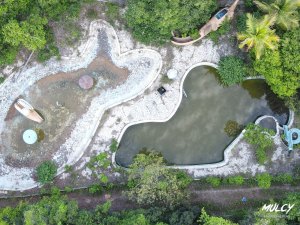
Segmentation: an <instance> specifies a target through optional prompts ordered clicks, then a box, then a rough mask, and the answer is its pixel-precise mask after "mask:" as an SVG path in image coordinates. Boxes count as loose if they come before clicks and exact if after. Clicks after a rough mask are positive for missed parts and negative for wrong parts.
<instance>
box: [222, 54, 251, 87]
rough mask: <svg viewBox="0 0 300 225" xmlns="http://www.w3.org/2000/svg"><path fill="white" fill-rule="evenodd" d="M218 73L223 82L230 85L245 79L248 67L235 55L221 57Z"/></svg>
mask: <svg viewBox="0 0 300 225" xmlns="http://www.w3.org/2000/svg"><path fill="white" fill-rule="evenodd" d="M218 73H219V75H220V81H221V83H222V84H224V85H226V86H228V85H232V84H236V83H240V82H241V81H243V79H244V77H245V75H246V68H245V65H244V63H243V61H242V60H241V59H239V58H237V57H235V56H226V57H223V58H221V60H220V63H219V69H218Z"/></svg>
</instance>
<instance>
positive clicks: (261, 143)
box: [244, 123, 275, 164]
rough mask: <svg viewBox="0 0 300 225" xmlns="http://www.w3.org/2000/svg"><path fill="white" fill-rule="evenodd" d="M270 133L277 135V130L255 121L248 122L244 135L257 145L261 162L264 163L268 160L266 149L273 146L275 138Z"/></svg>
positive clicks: (257, 154) (257, 153)
mask: <svg viewBox="0 0 300 225" xmlns="http://www.w3.org/2000/svg"><path fill="white" fill-rule="evenodd" d="M270 135H272V136H273V135H275V132H274V131H273V130H270V129H266V128H262V127H260V126H258V125H255V124H253V123H250V124H248V125H247V127H246V132H245V134H244V137H245V139H246V141H247V142H248V143H249V144H251V145H253V146H254V147H255V149H256V158H257V161H258V163H259V164H264V163H265V162H266V161H267V154H266V151H267V150H268V149H270V148H271V147H272V146H273V139H272V137H271V136H270Z"/></svg>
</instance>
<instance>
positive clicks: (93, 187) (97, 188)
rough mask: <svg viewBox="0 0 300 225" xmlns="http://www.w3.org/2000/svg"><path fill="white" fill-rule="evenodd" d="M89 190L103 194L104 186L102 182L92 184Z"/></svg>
mask: <svg viewBox="0 0 300 225" xmlns="http://www.w3.org/2000/svg"><path fill="white" fill-rule="evenodd" d="M88 190H89V193H91V194H95V193H98V194H101V193H102V191H103V187H102V186H101V185H100V184H92V185H91V186H90V187H89V189H88Z"/></svg>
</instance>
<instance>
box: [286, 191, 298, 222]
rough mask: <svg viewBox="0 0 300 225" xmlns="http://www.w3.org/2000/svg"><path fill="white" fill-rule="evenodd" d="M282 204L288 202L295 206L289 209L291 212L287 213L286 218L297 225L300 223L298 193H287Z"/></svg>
mask: <svg viewBox="0 0 300 225" xmlns="http://www.w3.org/2000/svg"><path fill="white" fill-rule="evenodd" d="M284 202H288V203H290V204H295V206H294V207H293V208H292V209H291V211H290V212H289V213H288V215H287V218H288V220H292V221H295V222H296V223H297V224H299V222H300V210H299V205H300V193H299V192H296V193H289V194H288V195H287V198H286V200H285V201H284Z"/></svg>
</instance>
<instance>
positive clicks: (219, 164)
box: [112, 62, 294, 169]
mask: <svg viewBox="0 0 300 225" xmlns="http://www.w3.org/2000/svg"><path fill="white" fill-rule="evenodd" d="M199 66H210V67H213V68H215V69H218V65H217V64H215V63H211V62H200V63H196V64H194V65H192V66H191V67H190V68H188V69H187V70H186V72H185V74H184V75H183V77H182V78H181V82H180V95H179V96H180V97H179V99H178V102H177V104H176V106H175V108H174V110H173V111H172V113H171V114H170V115H169V116H168V117H167V118H166V119H163V120H155V119H153V120H141V121H138V122H133V123H128V124H127V125H126V126H125V127H124V128H123V129H122V131H121V133H120V135H119V136H118V139H117V141H118V143H120V141H121V139H122V137H123V135H124V133H125V132H126V130H127V128H129V127H131V126H133V125H137V124H141V123H148V122H167V121H168V120H170V119H171V118H172V117H173V116H174V114H175V113H176V111H177V109H178V107H179V106H180V104H181V101H182V97H183V84H184V81H185V78H186V77H187V75H188V74H189V72H190V71H191V70H192V69H194V68H196V67H199ZM252 79H263V80H264V77H262V76H258V77H247V78H245V80H252ZM267 117H268V118H273V119H274V120H275V123H276V130H277V132H276V134H275V136H272V138H275V137H276V136H277V135H279V130H280V129H281V127H280V125H279V123H278V121H277V119H276V118H275V117H273V116H268V115H264V116H261V117H259V118H257V119H256V120H255V121H254V123H255V124H258V123H259V122H260V121H261V120H262V119H264V118H267ZM293 119H294V112H293V111H292V110H289V120H288V123H287V125H288V126H291V124H292V123H293ZM245 131H246V130H245V129H243V130H242V131H241V133H240V134H239V135H238V136H237V137H236V138H235V139H234V140H233V141H232V142H231V143H230V144H229V145H228V146H227V147H226V148H225V150H224V160H223V161H221V162H217V163H210V164H200V165H174V166H168V167H170V168H173V169H208V168H217V167H222V166H225V165H226V164H227V163H228V161H229V153H230V152H231V150H232V149H233V148H234V147H235V146H236V145H237V144H238V142H240V140H241V139H242V138H243V137H244V133H245ZM112 164H113V166H115V167H121V168H125V169H127V168H126V167H123V166H121V165H119V164H118V163H117V162H116V152H114V153H113V154H112Z"/></svg>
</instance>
